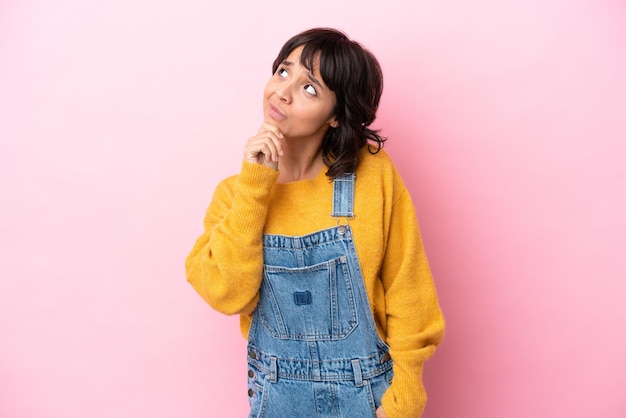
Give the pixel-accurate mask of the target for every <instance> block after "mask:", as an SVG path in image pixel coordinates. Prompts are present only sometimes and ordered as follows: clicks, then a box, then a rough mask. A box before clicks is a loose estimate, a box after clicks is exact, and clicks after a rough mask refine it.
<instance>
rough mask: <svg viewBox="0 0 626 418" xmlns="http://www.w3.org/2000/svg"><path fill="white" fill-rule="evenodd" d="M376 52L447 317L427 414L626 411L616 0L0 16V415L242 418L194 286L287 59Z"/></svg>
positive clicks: (77, 0)
mask: <svg viewBox="0 0 626 418" xmlns="http://www.w3.org/2000/svg"><path fill="white" fill-rule="evenodd" d="M319 25H328V26H336V27H339V28H341V29H344V30H345V31H346V32H347V33H348V34H349V35H350V36H352V37H354V38H355V39H357V40H359V41H361V42H362V43H363V44H365V45H366V46H367V47H369V48H370V49H371V50H372V51H373V52H374V53H375V54H376V55H377V56H378V57H379V59H380V61H381V64H382V66H383V70H384V73H385V77H386V90H385V93H384V96H383V100H382V104H381V108H380V113H379V119H378V121H377V126H378V127H380V128H382V129H383V133H384V134H385V135H387V136H388V137H389V138H390V140H389V142H388V150H389V152H390V154H391V155H392V157H393V158H394V159H395V161H396V162H397V165H398V167H399V169H400V171H401V173H402V174H403V176H404V177H405V180H406V183H407V185H408V187H409V189H410V191H411V194H412V196H413V198H414V200H415V203H416V206H417V211H418V216H419V218H420V222H421V225H422V228H423V234H424V240H425V243H426V246H427V250H428V253H429V256H430V260H431V263H432V269H433V272H434V274H435V277H436V281H437V284H438V289H439V292H440V298H441V303H442V306H443V309H444V312H445V314H446V317H447V321H448V334H447V338H446V340H445V342H444V344H443V345H442V346H441V348H440V350H439V351H438V352H437V354H436V356H435V357H434V358H433V359H432V360H431V361H430V362H429V363H428V364H427V366H426V376H425V379H426V384H427V388H428V391H429V396H430V401H429V404H428V406H427V409H426V413H425V417H430V418H433V417H437V418H442V417H446V418H447V417H452V418H456V417H470V418H503V417H506V418H515V417H525V418H527V417H570V418H571V417H581V418H582V417H594V418H595V417H605V418H622V417H624V416H626V395H624V390H625V389H624V388H625V387H626V356H625V353H626V303H624V296H625V295H626V281H625V276H626V269H625V263H626V257H625V254H624V253H625V251H624V242H623V241H624V238H625V237H626V222H624V219H623V218H624V216H625V213H626V194H625V193H624V188H625V183H626V173H625V168H624V166H625V164H624V163H625V158H624V157H625V151H626V142H625V141H626V110H625V109H626V77H625V76H624V74H626V47H625V46H624V45H626V29H624V28H625V27H626V26H625V25H626V5H625V3H623V2H622V1H621V0H613V1H610V0H604V1H593V0H586V1H585V0H529V1H526V2H518V1H513V0H504V1H503V0H474V1H471V2H470V1H451V0H443V1H442V0H436V1H435V0H423V1H409V0H407V1H405V2H401V1H377V2H367V1H363V0H349V1H317V2H301V3H297V4H294V3H293V2H258V1H249V2H247V3H244V2H241V1H236V0H234V1H228V2H223V3H222V2H209V1H198V0H183V1H179V2H171V1H168V2H166V1H147V0H108V1H106V2H105V1H99V2H97V1H84V0H58V1H54V2H47V1H46V2H44V1H37V0H33V1H29V2H24V1H17V0H4V1H2V2H0V187H1V188H0V192H1V194H0V196H1V205H0V248H1V251H0V263H1V264H0V416H1V417H3V418H40V417H41V418H43V417H45V418H67V417H90V418H103V417H116V418H120V417H133V418H135V417H152V418H161V417H185V418H194V417H198V418H200V417H207V416H210V417H243V416H245V414H246V412H247V397H246V390H245V385H246V383H245V364H244V361H245V360H244V348H245V342H244V340H243V339H242V338H241V336H240V335H239V331H238V325H237V318H235V317H224V316H221V315H219V314H217V313H215V312H213V311H212V310H211V309H210V308H209V307H208V305H206V304H205V303H204V302H203V301H202V300H201V298H200V297H199V296H197V295H196V294H195V292H194V291H193V289H192V288H191V286H189V285H188V284H187V283H186V281H185V276H184V267H183V263H184V259H185V257H186V255H187V253H188V251H189V250H190V248H191V245H192V244H193V242H194V240H195V239H196V237H197V236H198V235H199V234H200V232H201V228H202V217H203V215H204V210H205V209H206V206H207V205H208V203H209V200H210V198H211V194H212V191H213V189H214V187H215V185H216V183H217V182H218V181H219V180H220V179H221V178H223V177H225V176H226V175H230V174H232V173H235V172H237V171H238V169H239V164H240V162H239V161H240V159H241V150H242V146H243V143H244V141H245V140H246V139H247V138H248V137H249V136H251V135H252V134H254V133H255V132H256V129H257V127H258V125H259V124H260V122H261V94H262V89H263V86H264V83H265V81H266V79H267V78H268V77H269V75H270V68H271V62H272V60H273V59H274V56H275V54H276V53H277V52H278V49H279V47H280V46H281V45H282V43H283V42H284V41H285V40H286V39H287V38H288V37H289V36H291V35H293V34H295V33H296V32H298V31H300V30H303V29H306V28H308V27H311V26H319Z"/></svg>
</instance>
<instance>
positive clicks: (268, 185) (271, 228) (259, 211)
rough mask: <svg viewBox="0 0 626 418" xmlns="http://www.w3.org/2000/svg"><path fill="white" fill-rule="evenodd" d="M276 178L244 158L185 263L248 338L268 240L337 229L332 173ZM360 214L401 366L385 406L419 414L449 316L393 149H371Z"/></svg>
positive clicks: (362, 250)
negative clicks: (425, 373) (426, 369)
mask: <svg viewBox="0 0 626 418" xmlns="http://www.w3.org/2000/svg"><path fill="white" fill-rule="evenodd" d="M277 178H278V172H277V171H276V170H273V169H271V168H267V167H264V166H262V165H259V164H254V163H248V162H244V163H243V165H242V168H241V172H240V173H239V175H237V176H232V177H229V178H227V179H225V180H223V181H222V182H221V183H220V184H219V185H218V187H217V188H216V190H215V193H214V195H213V200H212V202H211V204H210V206H209V208H208V210H207V212H206V217H205V220H204V233H203V234H202V235H200V237H199V238H198V239H197V241H196V243H195V245H194V246H193V249H192V250H191V253H190V254H189V256H188V257H187V260H186V263H185V266H186V273H187V280H188V281H189V282H190V283H191V284H192V285H193V287H194V288H195V289H196V291H197V292H198V293H199V294H200V295H201V296H202V297H203V298H204V299H205V300H206V301H207V302H208V303H209V305H211V306H212V307H213V308H214V309H216V310H217V311H219V312H222V313H225V314H228V315H232V314H240V318H241V320H240V323H241V332H242V334H243V335H244V337H247V334H248V330H249V327H250V323H251V315H252V313H253V311H254V308H255V307H256V304H257V301H258V297H259V287H260V284H261V280H262V270H263V246H262V234H263V233H269V234H282V235H306V234H309V233H312V232H315V231H319V230H321V229H326V228H329V227H332V226H334V225H336V224H337V221H336V219H333V218H331V217H330V213H331V210H332V196H333V184H332V181H330V179H329V178H328V177H327V176H326V175H325V170H322V172H320V173H319V175H318V176H317V177H316V178H314V179H311V180H302V181H296V182H292V183H278V182H277ZM354 214H355V217H354V218H353V219H350V220H349V221H348V222H349V224H350V225H351V227H352V229H353V236H354V242H355V246H356V250H357V253H358V257H359V260H360V263H361V270H362V272H363V276H364V280H365V287H366V290H367V294H368V297H369V301H370V306H371V308H372V312H373V314H374V321H375V323H376V326H377V328H378V331H379V333H380V335H381V337H382V339H383V340H384V341H385V342H386V343H387V344H388V345H389V347H390V354H391V357H392V359H393V361H394V366H393V369H394V379H393V382H392V384H391V387H390V388H389V389H388V390H387V392H386V393H385V394H384V396H383V400H382V403H383V408H384V409H385V412H386V413H387V415H388V416H389V417H390V418H409V417H419V416H420V415H421V414H422V411H423V409H424V406H425V403H426V393H425V390H424V387H423V384H422V369H423V364H424V361H426V360H427V359H428V358H429V357H431V356H432V354H433V353H434V351H435V348H436V347H437V346H438V345H439V344H440V343H441V340H442V339H443V335H444V318H443V315H442V312H441V309H440V307H439V302H438V299H437V293H436V290H435V287H434V284H433V280H432V276H431V273H430V269H429V266H428V261H427V259H426V254H425V252H424V248H423V246H422V240H421V237H420V232H419V226H418V222H417V219H416V216H415V210H414V207H413V203H412V201H411V198H410V196H409V193H408V191H407V190H406V188H405V186H404V183H403V181H402V179H401V178H400V176H399V174H398V172H397V170H396V168H395V166H394V164H393V162H392V161H391V159H390V158H389V156H388V155H387V153H385V152H384V151H381V152H379V153H378V154H370V153H369V152H368V151H367V149H366V148H364V149H363V151H362V159H361V162H360V163H359V166H358V168H357V171H356V184H355V203H354Z"/></svg>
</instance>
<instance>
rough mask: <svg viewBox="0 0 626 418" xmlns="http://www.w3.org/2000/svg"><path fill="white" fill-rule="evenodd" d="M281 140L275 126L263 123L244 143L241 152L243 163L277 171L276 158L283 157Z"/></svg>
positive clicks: (278, 130) (281, 134)
mask: <svg viewBox="0 0 626 418" xmlns="http://www.w3.org/2000/svg"><path fill="white" fill-rule="evenodd" d="M282 138H284V136H283V133H282V132H281V131H280V129H278V127H277V126H276V125H272V124H271V123H267V122H265V123H263V125H261V128H260V129H259V132H257V134H256V135H255V136H253V137H252V138H250V139H248V141H247V142H246V145H245V147H244V150H243V159H244V161H248V162H251V163H256V164H262V165H264V166H267V167H271V168H273V169H277V168H278V158H279V157H280V156H281V155H283V144H282V142H281V139H282Z"/></svg>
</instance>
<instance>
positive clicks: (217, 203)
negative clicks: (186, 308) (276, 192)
mask: <svg viewBox="0 0 626 418" xmlns="http://www.w3.org/2000/svg"><path fill="white" fill-rule="evenodd" d="M277 178H278V171H276V170H274V169H271V168H268V167H265V166H262V165H259V164H254V163H249V162H243V163H242V168H241V172H240V174H239V175H238V176H237V178H236V180H235V181H234V182H233V181H227V180H228V179H227V180H225V181H222V182H221V183H220V184H219V185H218V186H217V188H216V189H215V192H214V194H213V199H212V201H211V204H210V205H209V208H208V209H207V212H206V217H205V219H204V233H203V234H202V235H200V237H198V239H197V240H196V242H195V244H194V246H193V248H192V250H191V252H190V254H189V255H188V256H187V259H186V261H185V270H186V275H187V281H188V282H189V283H190V284H191V285H192V286H193V287H194V289H195V290H196V291H197V292H198V293H199V294H200V295H201V296H202V297H203V298H204V299H205V300H206V301H207V303H208V304H209V305H211V307H213V308H214V309H215V310H217V311H219V312H222V313H224V314H227V315H234V314H250V313H251V312H252V311H253V310H254V308H255V306H256V304H257V301H258V292H259V288H260V285H261V280H262V271H263V241H262V236H263V227H264V225H265V219H266V216H267V210H268V204H269V197H270V193H271V190H272V186H273V185H274V183H275V182H276V180H277ZM231 180H232V179H231Z"/></svg>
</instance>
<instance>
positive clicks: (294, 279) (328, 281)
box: [257, 256, 358, 341]
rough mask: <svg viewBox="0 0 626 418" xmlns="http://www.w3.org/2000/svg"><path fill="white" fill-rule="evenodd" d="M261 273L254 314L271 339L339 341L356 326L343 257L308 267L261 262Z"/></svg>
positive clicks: (344, 258)
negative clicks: (261, 280)
mask: <svg viewBox="0 0 626 418" xmlns="http://www.w3.org/2000/svg"><path fill="white" fill-rule="evenodd" d="M263 275H264V276H263V283H262V284H261V298H260V302H259V305H258V311H257V314H258V315H259V320H260V321H261V324H262V325H263V326H264V327H265V328H266V329H267V331H268V332H269V333H270V334H271V335H272V336H273V337H274V338H278V339H289V340H302V341H324V340H341V339H344V338H346V337H347V336H348V335H349V334H350V333H351V332H352V330H353V329H354V328H355V327H356V326H357V324H358V319H357V311H356V303H355V297H354V290H353V287H352V281H351V280H350V274H349V268H348V264H347V259H346V257H345V256H341V257H337V258H334V259H332V260H329V261H326V262H323V263H320V264H316V265H313V266H309V267H298V268H290V267H279V266H270V265H265V266H264V272H263Z"/></svg>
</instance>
